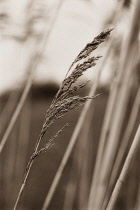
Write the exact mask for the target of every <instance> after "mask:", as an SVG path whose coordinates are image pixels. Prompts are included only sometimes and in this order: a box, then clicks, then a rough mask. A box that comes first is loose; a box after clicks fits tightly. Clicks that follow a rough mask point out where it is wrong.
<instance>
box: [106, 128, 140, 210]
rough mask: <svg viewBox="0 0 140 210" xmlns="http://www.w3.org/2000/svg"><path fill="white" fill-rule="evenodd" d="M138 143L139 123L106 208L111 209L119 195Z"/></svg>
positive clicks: (139, 141)
mask: <svg viewBox="0 0 140 210" xmlns="http://www.w3.org/2000/svg"><path fill="white" fill-rule="evenodd" d="M139 145H140V125H139V126H138V129H137V132H136V135H135V137H134V140H133V143H132V145H131V148H130V150H129V153H128V155H127V158H126V160H125V163H124V166H123V168H122V171H121V174H120V176H119V178H118V181H117V183H116V185H115V188H114V190H113V193H112V196H111V199H110V201H109V204H108V206H107V208H106V210H113V208H114V206H115V203H116V201H117V198H118V197H119V193H120V190H121V188H122V185H123V184H124V182H125V180H126V178H127V175H128V173H129V170H130V166H131V164H132V161H133V160H134V157H135V155H136V152H137V150H138V148H139Z"/></svg>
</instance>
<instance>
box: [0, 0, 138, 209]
mask: <svg viewBox="0 0 140 210" xmlns="http://www.w3.org/2000/svg"><path fill="white" fill-rule="evenodd" d="M132 2H133V7H130V19H131V21H130V25H129V30H128V31H127V33H126V34H124V36H123V39H122V40H121V42H119V47H118V45H117V38H118V37H116V36H115V33H116V32H115V31H116V28H115V27H117V24H118V22H119V20H120V18H121V16H122V15H123V11H124V6H125V5H126V4H123V2H121V3H119V7H118V9H117V10H116V11H115V15H114V19H113V20H112V24H113V27H114V28H115V29H114V31H113V33H112V36H111V37H109V35H110V33H111V31H112V30H109V29H108V30H104V31H103V32H101V33H100V34H99V35H98V36H96V37H95V38H94V39H93V40H92V41H91V42H90V43H88V44H87V45H86V46H85V48H84V49H83V50H82V51H81V52H80V53H79V55H78V56H77V57H76V58H75V60H74V61H73V63H72V64H71V66H70V68H69V69H68V71H67V74H66V77H65V79H64V81H63V82H62V84H61V86H60V88H59V90H58V92H57V93H56V95H55V96H54V98H53V100H52V103H51V105H50V107H49V109H48V110H47V113H46V116H45V119H44V123H43V126H42V128H41V131H40V133H39V136H38V138H37V141H36V144H35V146H34V149H33V152H32V155H31V157H30V159H29V160H27V156H28V153H30V154H31V151H28V145H29V144H30V143H28V139H29V138H30V127H31V118H30V117H31V116H30V113H31V101H30V99H29V98H30V96H28V97H29V98H27V95H28V93H29V90H30V88H31V85H32V82H33V77H34V72H35V69H36V68H37V66H38V65H39V62H40V59H41V57H42V54H43V51H44V49H45V48H46V45H47V42H48V40H49V39H48V34H45V33H44V35H43V41H42V42H41V44H39V45H38V46H37V50H36V52H35V53H34V54H33V57H32V59H31V62H30V63H29V65H28V66H27V71H28V70H29V69H30V71H28V72H29V75H28V77H27V78H26V81H25V85H24V87H23V92H22V95H21V98H20V100H19V102H18V103H17V106H16V109H15V112H14V114H13V115H12V117H11V120H10V121H9V125H8V127H7V129H6V130H5V134H4V136H3V138H2V141H1V143H0V152H2V150H3V154H1V162H3V165H1V174H0V175H1V176H0V177H1V179H2V178H3V177H4V178H5V179H4V181H3V180H0V181H1V182H3V183H2V184H3V186H4V187H5V189H4V191H5V196H4V198H3V203H5V204H6V205H5V209H6V208H8V209H12V206H13V201H15V200H16V202H15V204H14V207H13V209H14V210H16V209H21V208H22V204H21V203H22V202H23V199H21V197H22V194H24V195H25V194H26V193H27V191H26V188H27V181H29V180H30V179H33V178H34V177H35V176H36V174H34V173H32V171H33V165H37V161H36V160H37V158H38V159H39V160H38V161H41V158H42V154H44V153H46V152H47V154H46V156H47V157H44V158H46V159H48V158H49V156H48V154H49V150H53V149H54V148H53V145H54V144H55V141H56V139H57V138H58V137H59V135H60V134H61V133H62V132H63V131H64V129H65V128H66V127H68V124H65V125H64V126H63V127H62V128H60V129H59V130H58V131H57V132H56V133H55V134H54V135H52V137H48V139H47V141H46V140H45V138H44V136H45V134H46V133H47V135H48V129H50V127H52V125H53V124H54V123H56V124H57V123H58V122H59V121H58V120H59V119H61V118H63V117H64V116H65V115H66V114H67V113H68V112H70V111H71V110H73V109H75V108H77V107H81V106H82V105H84V107H83V109H82V111H81V113H80V116H79V119H78V121H77V124H76V126H75V129H74V131H73V133H72V137H71V139H70V141H69V143H68V145H67V148H66V151H65V153H64V156H63V157H62V160H61V161H60V165H59V167H58V169H57V170H56V173H55V174H54V178H53V180H52V183H51V185H50V188H49V189H48V192H47V195H46V196H44V197H43V198H42V201H41V205H42V210H46V209H51V204H52V202H53V201H54V200H53V198H54V197H55V196H57V189H59V184H60V182H61V180H62V179H63V175H64V172H65V169H66V167H67V165H68V164H69V159H70V158H72V163H71V167H70V169H69V172H68V173H69V177H67V183H66V187H65V192H64V196H63V198H62V200H63V205H62V206H63V207H62V209H63V210H66V209H67V210H74V209H77V210H78V209H80V210H92V209H93V210H94V209H96V210H105V209H107V210H113V209H114V210H115V209H117V208H118V209H120V208H123V209H125V210H127V209H128V208H129V209H130V210H131V209H135V210H138V209H139V208H140V199H139V191H140V187H139V185H137V184H134V183H133V177H131V180H130V181H129V183H130V184H132V185H133V187H132V188H131V186H130V188H131V189H130V188H128V189H127V179H128V180H129V178H130V176H134V177H136V176H139V175H140V174H139V171H138V170H135V171H133V173H132V172H131V174H130V168H131V167H132V166H133V164H135V162H136V161H139V160H138V156H136V154H137V153H138V149H139V146H140V132H139V119H138V116H139V107H140V102H139V97H140V86H139V78H138V77H139V70H138V68H139V63H140V60H139V56H138V54H139V52H140V49H139V47H140V40H139V39H140V38H139V33H140V22H139V20H140V2H139V0H134V1H132ZM30 3H31V4H30V6H32V1H31V2H30ZM61 4H62V1H60V2H59V4H58V8H57V11H59V9H60V7H61ZM129 6H131V4H130V5H129ZM125 9H126V8H125ZM57 15H58V13H57V12H56V15H55V16H54V19H53V21H52V26H51V28H50V31H49V35H50V34H51V31H52V28H53V25H54V23H55V21H56V19H57ZM107 38H108V42H107V43H106V44H105V47H106V51H105V55H104V56H103V58H101V59H100V56H96V57H95V56H93V52H94V51H95V50H96V48H98V46H99V45H100V44H101V43H102V42H104V41H105V40H106V39H107ZM38 47H39V48H38ZM117 47H118V48H117ZM116 51H117V52H118V51H119V55H118V54H115V53H116ZM114 55H115V58H114V57H113V56H114ZM99 59H100V63H98V65H97V66H98V68H97V74H96V75H95V78H94V80H93V81H92V85H91V87H90V91H89V94H88V96H79V95H78V93H77V91H79V90H81V89H83V88H84V87H85V86H86V84H87V82H84V83H81V84H80V85H79V84H77V80H78V79H79V78H80V77H81V76H82V75H83V73H84V72H85V71H87V70H88V69H89V68H93V67H94V66H95V65H96V62H98V60H99ZM109 59H114V60H113V67H112V71H113V73H112V78H111V81H110V84H109V93H108V96H107V105H106V107H105V108H104V109H105V111H104V116H102V117H101V119H100V120H101V121H102V122H101V123H100V124H98V120H99V119H97V115H99V114H100V113H96V106H97V105H96V100H92V99H94V98H96V96H98V95H96V94H97V92H99V93H100V91H99V88H100V78H101V74H102V72H103V70H104V67H105V66H106V64H107V62H108V60H109ZM116 60H117V62H116ZM11 97H13V95H11ZM102 97H103V95H100V97H99V98H102ZM26 98H27V101H26V103H25V100H26ZM97 100H99V99H97ZM131 100H133V101H132V106H131V107H130V101H131ZM10 101H11V100H10V98H9V102H8V103H7V105H6V107H5V109H4V110H3V114H2V115H1V116H2V117H1V118H2V119H3V120H4V123H5V122H7V116H6V118H5V112H7V111H9V112H10V113H11V110H13V106H11V104H10ZM15 102H16V100H15ZM24 103H25V105H24ZM9 105H10V109H9ZM99 106H101V104H100V105H99ZM97 110H98V109H97ZM20 112H21V114H20ZM19 114H20V115H19ZM8 118H9V116H8ZM17 119H18V122H19V123H16V121H17ZM98 125H100V128H98ZM13 128H14V130H13V132H12V135H10V133H11V131H12V129H13ZM94 129H95V130H97V131H96V132H97V133H98V134H97V135H95V131H94V133H93V130H94ZM3 130H4V125H3ZM47 135H46V136H47ZM9 136H10V137H11V139H9ZM8 140H10V141H9V142H7V141H8ZM44 142H45V143H44ZM6 143H9V144H8V147H6ZM43 144H44V146H43ZM58 147H59V148H60V147H61V145H60V144H58ZM22 154H23V156H24V157H26V158H24V159H23V158H22ZM132 160H133V161H132ZM26 161H28V164H27V166H26ZM50 161H52V160H50ZM53 164H54V163H53ZM5 165H6V166H7V167H6V166H5ZM24 167H26V170H25V171H24ZM44 167H45V166H44ZM31 169H32V171H31ZM24 172H25V174H24V177H22V176H23V173H24ZM39 173H41V171H40V172H39ZM8 175H9V176H8ZM29 175H30V176H29ZM128 175H129V176H128ZM48 176H49V172H48ZM22 178H23V182H22V184H21V186H19V183H21V179H22ZM29 178H30V179H29ZM137 179H139V177H138V178H137ZM13 180H14V181H13ZM41 181H42V180H40V182H41ZM13 186H15V188H16V190H14V193H13V195H12V196H10V194H12V192H13ZM44 188H45V183H44ZM9 189H10V190H9ZM130 191H131V193H130ZM55 193H56V194H55ZM133 193H134V194H135V195H136V194H137V199H134V198H133V196H132V195H133ZM15 194H16V196H17V197H15ZM6 196H7V198H6ZM126 197H127V198H128V200H129V201H126ZM130 197H131V198H130ZM38 199H39V198H38ZM43 200H44V201H43ZM122 200H123V202H124V203H125V202H127V204H125V205H123V203H122V204H120V203H121V202H122ZM32 202H34V201H32ZM20 204H21V205H20ZM3 206H4V205H3ZM23 206H24V204H23ZM25 208H26V204H25ZM27 208H28V207H27ZM37 208H38V207H37ZM3 209H4V208H3ZM39 209H41V207H39ZM55 209H58V208H57V206H56V207H55Z"/></svg>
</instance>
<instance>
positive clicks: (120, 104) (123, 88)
mask: <svg viewBox="0 0 140 210" xmlns="http://www.w3.org/2000/svg"><path fill="white" fill-rule="evenodd" d="M139 14H140V13H139V5H137V6H135V11H134V12H133V16H132V21H131V27H130V31H129V33H128V37H127V39H126V40H125V42H124V45H123V48H122V54H121V58H122V61H121V62H120V70H119V74H118V84H116V88H115V90H114V91H115V92H114V102H113V101H112V100H110V103H114V106H113V107H114V108H113V112H115V113H114V114H115V116H114V120H113V121H112V128H111V129H109V130H108V132H107V134H108V135H109V140H108V146H107V151H106V153H105V154H106V155H105V156H104V158H103V159H104V164H103V167H102V170H101V171H102V173H101V176H100V177H99V179H98V180H99V182H100V185H99V187H98V188H95V187H94V194H95V192H96V195H97V199H96V202H93V200H92V198H94V197H93V195H91V196H90V200H91V203H90V204H89V205H90V207H89V210H90V209H92V208H95V209H101V206H102V202H103V200H104V196H105V192H106V186H107V180H109V176H110V173H111V170H112V166H113V162H114V158H115V155H116V152H117V148H118V143H119V142H118V139H119V135H120V131H121V126H122V123H123V118H124V116H125V106H126V104H127V101H128V96H129V90H128V85H129V80H130V78H131V74H132V68H131V63H129V62H130V60H131V59H132V58H133V56H134V54H133V52H135V50H134V43H135V40H137V36H138V33H139V27H138V26H139V23H138V20H139ZM132 46H133V50H132ZM131 62H133V61H131ZM128 63H129V64H128ZM126 70H127V71H126ZM129 88H130V87H129ZM108 110H109V109H108ZM109 113H110V110H109ZM100 163H101V162H100ZM108 163H110V164H108ZM96 189H98V191H97V190H96ZM94 204H95V206H93V205H94Z"/></svg>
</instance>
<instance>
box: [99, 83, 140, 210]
mask: <svg viewBox="0 0 140 210" xmlns="http://www.w3.org/2000/svg"><path fill="white" fill-rule="evenodd" d="M139 98H140V87H139V88H138V91H137V94H136V97H135V101H134V104H133V107H132V111H131V114H130V117H129V121H128V124H127V127H126V130H125V133H124V135H123V137H122V141H121V144H120V146H119V148H120V149H119V150H118V153H117V157H116V160H115V163H114V166H113V170H112V174H111V178H110V182H109V188H108V190H107V194H106V198H105V201H104V204H103V209H105V207H106V206H107V203H108V200H109V196H110V195H109V194H110V193H111V189H112V186H113V184H114V183H115V180H116V177H117V174H118V171H119V168H120V166H121V163H122V160H123V157H124V153H125V152H126V151H127V147H128V144H129V141H130V137H131V134H132V131H133V129H134V125H135V121H136V118H137V115H138V112H139V108H140V102H139Z"/></svg>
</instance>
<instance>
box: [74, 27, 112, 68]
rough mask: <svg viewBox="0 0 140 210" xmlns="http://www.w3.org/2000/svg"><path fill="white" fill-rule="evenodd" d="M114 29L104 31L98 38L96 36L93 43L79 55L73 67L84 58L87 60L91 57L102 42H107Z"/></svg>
mask: <svg viewBox="0 0 140 210" xmlns="http://www.w3.org/2000/svg"><path fill="white" fill-rule="evenodd" d="M112 30H113V29H107V30H104V31H102V32H101V33H100V34H99V35H98V36H96V37H95V38H94V39H93V41H91V42H90V43H88V44H87V45H86V46H85V48H84V49H83V50H82V51H81V52H80V53H79V55H78V56H77V57H76V59H75V60H74V62H73V63H72V65H71V66H73V65H74V64H75V63H76V62H78V61H80V60H81V59H83V58H86V57H87V56H89V54H90V53H91V52H92V51H93V50H95V49H96V48H97V47H98V46H99V44H101V43H102V42H104V41H105V39H106V38H107V37H108V36H109V35H110V32H111V31H112Z"/></svg>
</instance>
